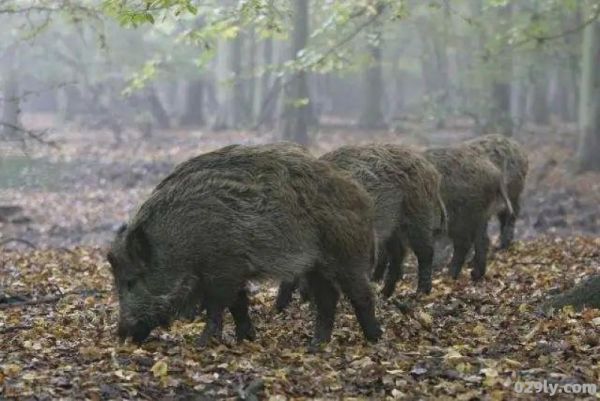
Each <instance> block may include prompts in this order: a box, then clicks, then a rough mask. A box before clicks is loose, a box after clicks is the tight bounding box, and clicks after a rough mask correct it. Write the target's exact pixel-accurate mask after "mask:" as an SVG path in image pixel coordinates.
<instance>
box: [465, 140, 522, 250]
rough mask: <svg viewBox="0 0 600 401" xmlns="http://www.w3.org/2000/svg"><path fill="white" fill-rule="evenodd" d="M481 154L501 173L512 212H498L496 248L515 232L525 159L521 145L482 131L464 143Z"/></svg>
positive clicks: (507, 245) (508, 239)
mask: <svg viewBox="0 0 600 401" xmlns="http://www.w3.org/2000/svg"><path fill="white" fill-rule="evenodd" d="M466 144H467V145H468V146H469V147H471V148H472V149H473V150H475V151H476V152H477V153H479V154H480V155H482V156H486V157H488V158H489V159H490V160H491V161H492V163H494V164H495V165H496V166H497V167H498V168H499V169H500V170H502V171H503V173H504V175H505V177H504V178H505V181H506V188H507V191H508V197H509V199H510V202H511V203H512V207H513V210H514V213H513V214H512V215H511V214H510V213H508V210H506V208H504V209H502V210H500V212H499V213H498V220H499V221H500V248H501V249H506V248H508V247H509V246H510V244H511V243H512V241H513V238H514V235H515V221H516V219H517V217H518V216H519V212H520V211H521V199H520V198H521V193H522V192H523V188H524V187H525V179H526V177H527V170H528V168H529V163H528V160H527V154H526V153H525V151H524V150H523V146H521V145H520V144H518V143H517V142H516V141H514V140H512V139H510V138H507V137H505V136H503V135H484V136H481V137H478V138H475V139H472V140H470V141H468V142H467V143H466Z"/></svg>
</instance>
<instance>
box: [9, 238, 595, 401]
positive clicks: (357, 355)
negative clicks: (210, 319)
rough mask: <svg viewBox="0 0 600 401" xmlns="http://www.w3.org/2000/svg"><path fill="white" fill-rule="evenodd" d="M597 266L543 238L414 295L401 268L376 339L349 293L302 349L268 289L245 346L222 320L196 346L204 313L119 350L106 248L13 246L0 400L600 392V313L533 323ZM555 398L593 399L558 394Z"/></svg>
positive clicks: (297, 309) (577, 245)
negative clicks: (550, 300) (329, 326)
mask: <svg viewBox="0 0 600 401" xmlns="http://www.w3.org/2000/svg"><path fill="white" fill-rule="evenodd" d="M599 260H600V239H599V238H596V239H590V238H584V237H574V238H571V239H567V240H562V239H548V238H545V239H538V240H533V241H528V242H519V243H517V244H516V245H515V246H514V247H513V248H512V249H511V250H510V251H508V252H502V253H498V254H496V255H495V256H494V257H493V259H492V260H491V262H490V265H489V273H488V275H487V276H486V278H485V279H484V280H483V282H481V283H478V284H477V285H474V284H472V283H471V282H470V280H469V278H468V276H469V275H468V274H466V273H463V275H462V277H461V278H460V279H459V280H458V281H456V282H454V281H452V280H450V279H448V278H447V277H446V276H445V275H444V274H442V273H438V274H436V275H435V277H434V282H433V292H432V293H431V295H429V296H427V297H424V298H421V299H416V298H415V297H414V296H413V292H414V288H415V285H414V284H415V283H414V282H415V275H414V274H409V275H408V278H407V280H404V281H403V282H402V283H400V285H399V286H398V289H397V291H396V295H395V296H394V297H393V298H392V299H390V300H389V301H382V300H379V301H378V304H377V311H376V312H377V315H378V317H379V319H380V320H381V322H382V323H383V327H384V330H385V332H384V336H383V338H382V339H381V340H380V341H379V342H378V343H377V344H375V345H370V344H366V343H364V340H363V338H362V336H361V334H360V330H359V327H358V324H357V322H356V318H355V317H354V314H353V313H352V311H351V309H350V307H349V305H348V302H347V301H346V300H343V301H342V302H341V303H340V308H339V310H338V314H337V319H336V324H335V329H334V334H333V340H332V342H331V343H330V344H329V345H327V346H326V347H324V348H323V349H322V350H321V351H319V352H317V353H310V352H309V351H308V350H307V346H306V345H307V343H308V341H309V339H310V335H311V328H312V313H311V312H310V309H309V306H308V305H306V304H301V303H300V302H299V301H298V300H296V301H295V302H293V303H292V305H291V307H290V308H289V309H288V310H287V311H286V312H284V313H283V314H281V315H278V314H276V313H275V312H274V311H273V309H272V306H273V301H274V290H273V289H266V287H263V289H262V290H261V291H260V292H258V293H255V294H253V296H252V297H251V299H252V305H251V311H250V313H251V316H252V318H253V320H254V322H255V324H256V329H257V339H256V341H254V342H244V343H242V344H235V342H234V339H233V323H232V322H231V319H230V318H229V316H227V319H226V322H225V336H224V341H223V342H222V343H220V344H212V345H210V346H208V347H207V348H204V349H203V348H199V347H197V346H196V345H195V340H196V339H197V338H198V336H199V334H200V332H201V330H202V328H203V323H202V320H201V319H196V320H195V321H193V322H189V321H177V322H175V323H174V324H173V326H172V327H171V328H170V329H169V330H163V329H157V330H155V331H154V332H153V333H152V335H151V337H150V339H149V340H148V341H147V342H145V343H144V344H143V345H142V346H141V347H139V348H138V347H135V346H132V345H130V344H128V343H126V344H122V345H119V344H118V343H117V341H116V338H115V330H116V320H117V314H118V308H117V302H116V299H115V297H114V295H112V292H111V274H110V268H109V266H108V264H107V263H106V261H105V257H104V252H102V251H100V250H98V249H97V248H89V247H78V248H73V249H71V250H68V251H67V250H35V251H26V252H17V251H11V252H7V253H5V254H4V255H3V257H2V261H1V262H0V270H1V271H2V274H3V281H4V286H5V290H6V293H7V294H11V295H12V298H10V299H6V300H5V301H6V302H4V303H0V339H1V341H0V394H2V395H3V396H4V397H6V398H10V399H12V398H13V397H15V398H19V399H32V400H33V399H36V400H53V399H58V398H63V399H84V398H85V399H90V400H104V399H112V400H121V399H148V400H158V399H160V400H170V399H172V400H212V399H222V398H229V399H248V400H253V399H267V400H273V401H274V400H286V399H314V398H320V399H340V397H342V396H343V397H344V399H353V398H359V399H364V398H370V399H385V398H386V397H388V398H389V399H396V398H402V399H404V398H408V399H436V400H443V399H448V400H449V399H458V400H513V399H530V398H532V397H533V396H534V395H535V394H520V393H518V392H517V391H516V389H518V387H516V386H519V385H521V384H522V385H526V383H527V382H534V381H536V382H540V383H543V382H544V381H547V383H551V384H557V385H560V386H563V385H565V384H573V383H578V384H584V383H590V384H595V385H597V386H598V385H600V339H599V336H598V333H599V331H600V311H599V310H593V309H588V310H584V311H583V312H582V313H575V312H574V311H573V310H569V309H564V310H562V311H560V312H558V313H555V314H554V316H552V317H545V318H542V317H541V316H540V315H539V314H538V313H537V310H538V307H539V304H540V303H541V302H542V301H543V299H544V296H545V295H546V294H548V293H553V292H557V291H560V290H561V289H563V288H564V287H568V286H570V285H572V283H573V281H575V280H578V279H580V278H582V277H584V276H585V275H588V274H591V273H593V272H597V271H598V269H599V268H600V265H599ZM18 297H21V298H18ZM518 383H520V384H518ZM560 389H561V390H560V391H563V390H564V389H567V387H560ZM533 390H534V388H533V387H532V391H533ZM253 397H255V398H253ZM537 397H538V398H537V399H540V398H539V397H542V398H545V397H546V396H543V395H541V394H538V395H537ZM0 398H1V397H0ZM556 399H560V400H562V399H589V400H593V399H597V398H596V397H595V396H594V395H590V394H577V395H567V394H564V393H563V394H558V395H556Z"/></svg>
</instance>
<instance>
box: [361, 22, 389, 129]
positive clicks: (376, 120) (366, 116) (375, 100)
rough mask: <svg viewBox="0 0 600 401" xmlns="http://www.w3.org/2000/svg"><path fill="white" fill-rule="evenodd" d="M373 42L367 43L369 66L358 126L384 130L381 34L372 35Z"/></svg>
mask: <svg viewBox="0 0 600 401" xmlns="http://www.w3.org/2000/svg"><path fill="white" fill-rule="evenodd" d="M374 36H375V37H374V38H373V41H369V43H367V49H368V52H369V55H370V56H371V64H370V65H369V67H368V68H367V69H366V70H365V73H364V76H363V85H364V89H363V93H364V97H363V105H362V113H361V116H360V120H359V125H360V126H361V127H364V128H370V129H381V128H385V119H384V117H383V111H382V109H381V101H382V100H383V71H382V67H381V58H382V57H381V33H380V32H377V33H375V35H374Z"/></svg>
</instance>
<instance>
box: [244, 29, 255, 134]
mask: <svg viewBox="0 0 600 401" xmlns="http://www.w3.org/2000/svg"><path fill="white" fill-rule="evenodd" d="M249 29H250V32H249V34H248V39H249V40H248V46H247V48H246V51H247V54H248V68H247V73H246V75H247V78H246V80H245V97H244V98H245V100H246V103H245V105H244V106H245V110H246V119H247V120H248V121H247V123H248V122H252V124H254V122H255V120H256V110H255V109H256V107H255V106H256V92H257V91H256V77H255V75H256V51H257V50H258V46H257V44H256V31H255V29H254V28H253V27H251V28H249Z"/></svg>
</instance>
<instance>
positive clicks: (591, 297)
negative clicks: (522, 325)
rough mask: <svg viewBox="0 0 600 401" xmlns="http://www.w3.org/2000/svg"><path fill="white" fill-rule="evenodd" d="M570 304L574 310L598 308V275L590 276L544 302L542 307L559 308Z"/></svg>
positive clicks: (599, 288) (599, 300) (599, 299)
mask: <svg viewBox="0 0 600 401" xmlns="http://www.w3.org/2000/svg"><path fill="white" fill-rule="evenodd" d="M567 305H571V306H573V308H575V310H581V309H583V308H584V307H588V308H597V309H600V276H593V277H590V278H588V279H586V280H584V281H582V282H581V283H579V284H578V285H576V286H575V287H573V288H571V289H570V290H568V291H565V292H563V293H562V294H559V295H557V296H555V297H553V298H551V299H550V300H549V301H548V302H546V303H545V305H544V309H549V308H555V309H560V308H562V307H564V306H567Z"/></svg>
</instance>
